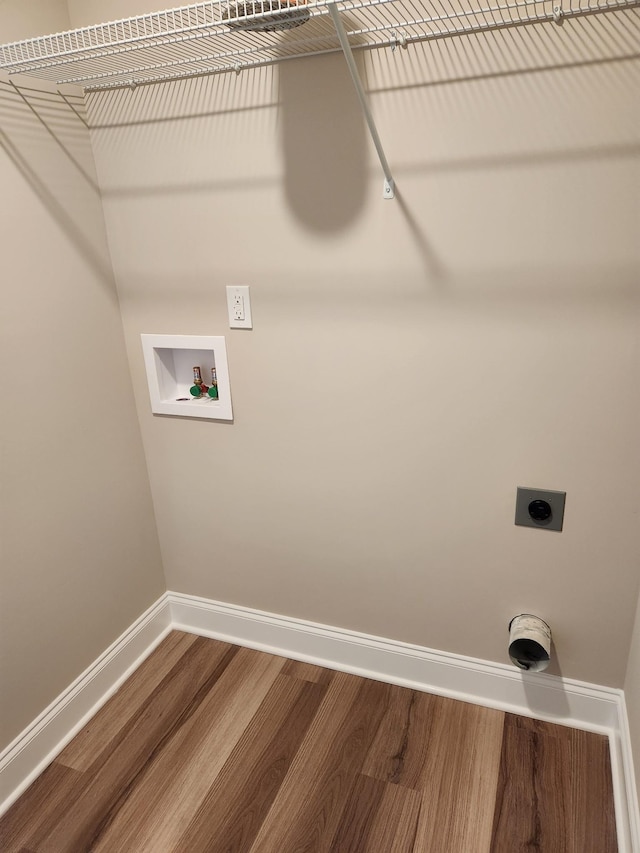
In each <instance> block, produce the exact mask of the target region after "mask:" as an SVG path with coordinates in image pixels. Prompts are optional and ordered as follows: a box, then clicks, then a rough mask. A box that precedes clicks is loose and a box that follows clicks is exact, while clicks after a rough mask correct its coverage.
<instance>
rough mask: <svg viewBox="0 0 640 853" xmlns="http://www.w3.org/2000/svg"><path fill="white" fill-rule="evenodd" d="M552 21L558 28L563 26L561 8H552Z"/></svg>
mask: <svg viewBox="0 0 640 853" xmlns="http://www.w3.org/2000/svg"><path fill="white" fill-rule="evenodd" d="M553 20H554V22H555V23H556V24H557V25H558V26H559V27H561V26H562V25H563V24H564V12H563V11H562V6H554V7H553Z"/></svg>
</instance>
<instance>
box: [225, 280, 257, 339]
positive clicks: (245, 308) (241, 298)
mask: <svg viewBox="0 0 640 853" xmlns="http://www.w3.org/2000/svg"><path fill="white" fill-rule="evenodd" d="M227 309H228V311H229V328H231V329H252V328H253V323H252V322H251V300H250V298H249V287H248V286H247V285H242V286H237V285H227Z"/></svg>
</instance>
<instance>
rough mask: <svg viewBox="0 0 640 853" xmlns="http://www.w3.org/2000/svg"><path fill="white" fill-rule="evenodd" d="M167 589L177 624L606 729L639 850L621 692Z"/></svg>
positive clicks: (631, 850)
mask: <svg viewBox="0 0 640 853" xmlns="http://www.w3.org/2000/svg"><path fill="white" fill-rule="evenodd" d="M167 595H168V600H169V603H170V606H171V617H172V622H173V627H174V628H175V629H177V630H181V631H189V632H191V633H194V634H199V635H201V636H206V637H213V638H215V639H220V640H226V641H228V642H232V643H237V644H238V645H242V646H248V647H250V648H255V649H259V650H261V651H266V652H270V653H272V654H279V655H284V656H285V657H289V658H294V659H296V660H302V661H306V662H307V663H314V664H318V665H320V666H327V667H330V668H332V669H337V670H341V671H343V672H351V673H354V674H355V675H361V676H364V677H366V678H374V679H377V680H378V681H386V682H389V683H391V684H398V685H400V686H402V687H410V688H413V689H416V690H424V691H427V692H429V693H436V694H438V695H441V696H449V697H451V698H453V699H459V700H462V701H464V702H472V703H474V704H477V705H485V706H487V707H489V708H496V709H498V710H502V711H509V712H512V713H514V714H522V715H524V716H528V717H535V718H536V719H540V720H546V721H548V722H554V723H560V724H563V725H567V726H572V727H574V728H579V729H585V730H587V731H594V732H599V733H602V734H606V735H608V737H609V742H610V745H611V765H612V775H613V787H614V797H615V804H616V824H617V830H618V848H619V853H640V837H639V834H638V823H639V818H638V804H637V799H635V782H634V779H633V759H632V755H631V746H630V737H629V729H628V723H627V721H626V708H625V703H624V694H623V692H622V691H621V690H615V689H613V688H609V687H599V686H597V685H594V684H587V683H585V682H581V681H574V680H572V679H569V678H559V677H557V676H552V675H545V674H541V673H538V674H529V673H524V672H521V671H519V670H517V669H515V668H514V667H511V666H507V665H506V664H500V663H493V662H490V661H483V660H478V659H476V658H468V657H464V656H462V655H453V654H449V653H447V652H439V651H434V650H433V649H427V648H424V647H421V646H414V645H410V644H408V643H401V642H397V641H395V640H386V639H383V638H381V637H374V636H370V635H368V634H362V633H359V632H357V631H350V630H347V629H343V628H333V627H330V626H327V625H320V624H317V623H314V622H307V621H305V620H302V619H294V618H291V617H286V616H278V615H275V614H273V613H265V612H264V611H260V610H253V609H250V608H247V607H241V606H237V605H230V604H224V603H222V602H218V601H211V600H209V599H205V598H198V597H196V596H192V595H184V594H181V593H175V592H169V593H168V594H167Z"/></svg>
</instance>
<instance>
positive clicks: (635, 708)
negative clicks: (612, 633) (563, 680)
mask: <svg viewBox="0 0 640 853" xmlns="http://www.w3.org/2000/svg"><path fill="white" fill-rule="evenodd" d="M624 692H625V696H626V700H627V714H628V716H629V725H630V727H631V741H632V745H633V754H634V762H635V771H636V786H637V793H638V800H639V802H638V805H639V806H640V601H638V612H637V614H636V624H635V631H634V632H633V639H632V641H631V651H630V654H629V665H628V667H627V679H626V681H625V684H624Z"/></svg>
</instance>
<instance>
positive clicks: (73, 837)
mask: <svg viewBox="0 0 640 853" xmlns="http://www.w3.org/2000/svg"><path fill="white" fill-rule="evenodd" d="M0 850H2V851H3V853H84V851H96V853H98V851H101V853H104V851H109V853H128V851H130V853H178V851H180V853H205V851H206V853H520V852H521V851H522V853H525V851H527V853H529V851H531V853H533V851H535V853H615V851H617V846H616V832H615V819H614V810H613V793H612V783H611V769H610V765H609V747H608V741H607V739H606V738H605V737H604V736H600V735H595V734H589V733H585V732H582V731H577V730H575V729H569V728H566V727H563V726H556V725H551V724H549V723H541V722H538V721H535V720H530V719H527V718H524V717H518V716H515V715H512V714H505V713H503V712H501V711H494V710H490V709H487V708H482V707H480V706H477V705H470V704H466V703H463V702H456V701H454V700H452V699H444V698H442V697H438V696H433V695H431V694H428V693H419V692H416V691H413V690H409V689H406V688H400V687H394V686H392V685H388V684H383V683H382V682H377V681H371V680H367V679H363V678H358V677H356V676H354V675H347V674H344V673H339V672H333V671H330V670H327V669H322V668H320V667H315V666H312V665H310V664H304V663H297V662H295V661H289V660H286V659H285V658H280V657H276V656H274V655H268V654H265V653H263V652H257V651H252V650H250V649H244V648H239V647H237V646H232V645H229V644H227V643H222V642H218V641H216V640H208V639H205V638H202V637H196V636H194V635H191V634H183V633H180V632H173V633H172V634H170V635H169V636H168V637H167V638H166V639H165V640H164V641H163V642H162V643H161V644H160V646H159V647H158V648H157V649H156V650H155V651H154V652H153V654H152V655H151V656H150V657H149V658H148V659H147V660H146V661H145V662H144V663H143V664H142V666H141V667H140V668H139V669H138V671H137V672H136V673H134V675H133V676H132V677H131V678H130V679H129V680H128V681H127V682H126V683H125V684H124V685H123V686H122V687H121V689H120V690H119V691H118V692H117V693H116V694H115V696H114V697H113V698H112V699H111V700H110V701H109V702H108V703H107V704H106V705H105V706H104V707H103V708H102V709H101V710H100V711H99V712H98V714H97V715H96V716H95V717H94V718H93V719H92V720H91V722H90V723H89V724H88V725H87V726H86V727H85V728H84V729H83V730H82V731H81V732H80V733H79V734H78V735H77V736H76V738H74V740H73V741H71V743H70V744H69V745H68V746H67V747H66V749H65V750H64V751H63V752H62V753H61V754H60V755H59V756H58V758H57V759H56V760H55V761H54V762H53V763H52V764H51V765H50V766H49V767H48V768H47V769H46V770H45V771H44V773H43V774H42V775H41V776H40V777H39V778H38V779H37V780H36V781H35V782H34V783H33V785H32V786H31V787H30V788H29V790H28V791H27V792H26V793H25V794H24V795H23V796H22V797H21V798H20V799H19V800H18V801H17V802H16V803H15V804H14V805H13V807H12V808H11V809H10V810H9V811H8V812H7V813H6V814H5V815H4V817H3V818H2V819H0Z"/></svg>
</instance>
